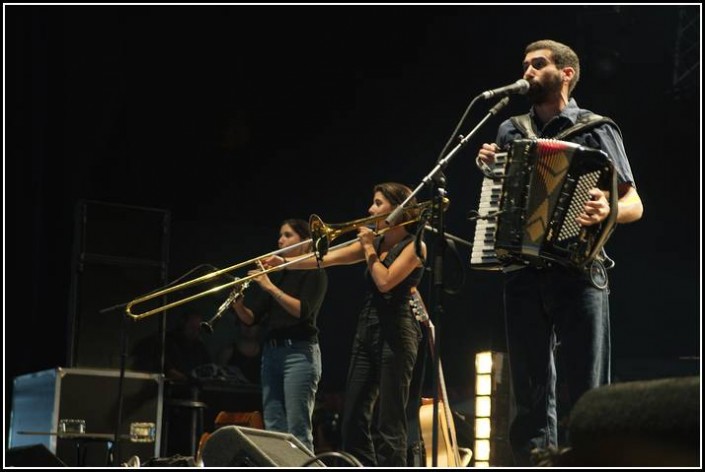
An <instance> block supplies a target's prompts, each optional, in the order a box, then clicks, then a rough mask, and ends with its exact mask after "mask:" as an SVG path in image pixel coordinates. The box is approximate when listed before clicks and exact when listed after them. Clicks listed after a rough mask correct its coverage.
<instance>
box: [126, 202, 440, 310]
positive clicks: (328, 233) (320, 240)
mask: <svg viewBox="0 0 705 472" xmlns="http://www.w3.org/2000/svg"><path fill="white" fill-rule="evenodd" d="M449 202H450V201H449V200H448V199H447V198H445V197H443V202H442V204H441V206H442V208H443V210H444V211H445V209H446V208H447V207H448V204H449ZM432 203H433V201H432V200H429V201H426V202H423V203H419V204H417V205H411V206H409V207H407V209H408V210H410V211H416V210H418V213H417V214H416V216H415V217H413V218H411V219H409V220H407V221H403V222H401V223H399V224H397V225H395V226H393V227H386V228H382V229H381V230H379V231H376V232H375V234H377V235H381V234H384V233H385V232H386V231H388V230H390V229H392V228H396V227H399V226H405V225H408V224H411V223H415V222H417V221H418V220H419V219H420V218H421V215H422V214H423V211H424V210H426V209H428V208H430V206H431V204H432ZM389 215H390V213H385V214H382V215H377V216H370V217H367V218H360V219H357V220H352V221H348V222H345V223H339V224H332V225H327V224H325V223H324V222H323V221H322V220H321V218H320V217H319V216H318V215H315V214H314V215H311V217H310V218H309V227H310V229H311V238H310V239H306V240H305V241H301V242H298V243H296V244H293V245H291V246H288V247H285V248H281V249H277V250H276V251H272V252H268V253H267V254H263V255H261V256H257V257H254V258H252V259H249V260H247V261H244V262H240V263H238V264H235V265H232V266H230V267H226V268H224V269H220V270H216V271H214V272H210V273H208V274H205V275H202V276H200V277H197V278H195V279H193V280H188V281H186V282H182V283H180V284H178V285H174V286H172V287H167V288H165V289H162V290H157V291H154V292H151V293H148V294H146V295H142V296H140V297H137V298H135V299H134V300H132V301H130V302H129V303H128V304H127V306H126V308H125V312H126V313H127V316H129V317H130V318H133V319H135V320H140V319H142V318H146V317H148V316H151V315H154V314H157V313H161V312H163V311H166V310H168V309H170V308H174V307H177V306H180V305H183V304H185V303H188V302H190V301H193V300H197V299H199V298H202V297H205V296H207V295H211V294H214V293H217V292H219V291H221V290H223V289H226V288H228V287H231V286H233V285H236V284H243V286H242V287H239V288H238V289H236V290H233V292H232V293H231V296H230V297H228V300H230V299H231V298H232V299H233V300H234V299H235V298H236V297H235V295H233V294H235V293H239V294H241V293H242V291H243V290H244V289H245V288H246V287H247V284H249V282H250V280H252V279H254V278H256V277H259V276H260V275H263V274H267V273H269V272H273V271H276V270H281V269H283V268H284V267H287V266H289V265H291V264H294V263H296V262H299V261H301V260H304V259H309V258H311V257H314V256H315V257H316V258H317V259H318V260H319V261H320V260H321V258H322V257H323V256H324V255H325V254H326V253H327V252H328V250H329V246H330V243H331V242H333V240H334V239H336V238H338V237H339V236H341V235H343V234H345V233H349V232H351V231H354V230H356V229H358V228H360V227H362V226H367V225H371V224H373V223H375V224H376V223H378V222H380V221H384V219H385V218H387V216H389ZM356 241H357V238H355V239H351V240H350V241H347V242H344V243H341V244H338V245H337V246H334V247H332V248H330V250H334V249H338V248H341V247H345V246H349V245H350V244H352V243H354V242H356ZM306 244H311V245H312V247H313V252H311V253H310V254H307V255H305V256H303V257H300V258H297V259H294V260H290V261H287V262H285V263H283V264H280V265H278V266H275V267H270V268H268V269H265V270H263V271H261V272H258V273H256V274H252V275H248V276H246V277H242V278H235V280H232V281H230V282H227V283H224V284H222V285H218V286H216V287H212V288H209V289H207V290H203V291H201V292H198V293H195V294H193V295H189V296H185V297H183V298H181V299H179V300H176V301H173V302H171V303H166V304H164V305H162V306H159V307H157V308H153V309H151V310H147V311H144V312H141V313H139V312H138V313H133V307H135V305H139V304H142V303H145V302H148V301H150V300H154V299H156V298H160V297H163V296H165V295H168V294H170V293H173V292H177V291H180V290H184V289H186V288H189V287H192V286H194V285H198V284H202V283H205V282H208V281H210V280H212V279H214V278H215V277H218V276H219V275H222V274H227V273H229V272H232V271H234V270H235V269H238V268H240V267H243V266H246V265H249V264H254V263H256V262H258V261H261V260H262V259H266V258H267V257H270V256H275V255H277V254H280V253H282V252H285V251H289V250H291V249H294V248H297V247H299V246H304V245H306ZM226 302H227V300H226ZM224 305H225V303H223V305H221V309H222V310H221V309H219V312H220V313H222V311H224V309H225V307H224Z"/></svg>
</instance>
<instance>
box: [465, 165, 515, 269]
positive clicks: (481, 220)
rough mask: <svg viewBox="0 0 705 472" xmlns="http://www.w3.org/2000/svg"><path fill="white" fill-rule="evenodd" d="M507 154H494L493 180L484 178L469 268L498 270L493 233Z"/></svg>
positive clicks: (499, 265)
mask: <svg viewBox="0 0 705 472" xmlns="http://www.w3.org/2000/svg"><path fill="white" fill-rule="evenodd" d="M506 162H507V153H506V152H502V153H497V154H495V161H494V163H493V164H492V166H490V170H491V173H492V175H494V176H495V178H490V177H487V176H486V177H485V178H484V180H483V181H482V189H481V191H480V204H479V206H478V209H477V216H476V224H475V238H474V240H473V245H472V253H471V254H470V266H471V267H473V268H475V269H485V270H500V269H501V263H500V261H499V259H497V253H496V251H495V233H496V231H497V217H496V216H492V215H495V214H496V213H497V212H498V211H499V204H500V199H501V196H502V184H503V182H504V180H503V178H504V172H505V165H506Z"/></svg>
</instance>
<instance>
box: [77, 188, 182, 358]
mask: <svg viewBox="0 0 705 472" xmlns="http://www.w3.org/2000/svg"><path fill="white" fill-rule="evenodd" d="M169 225H170V217H169V213H168V212H167V211H166V210H159V209H151V208H141V207H132V206H125V205H115V204H108V203H102V202H93V201H80V202H79V204H78V205H77V208H76V216H75V230H74V233H75V235H74V249H73V270H72V277H71V299H70V307H69V311H70V326H69V341H70V342H69V347H68V353H67V358H68V365H69V366H70V367H86V368H108V369H109V368H113V369H117V368H119V367H120V358H121V348H122V346H121V334H126V335H127V343H128V345H127V347H126V350H127V352H128V353H132V352H133V351H134V349H135V346H138V345H140V343H141V342H142V341H144V340H145V339H154V340H156V342H157V343H158V344H159V347H160V348H161V346H162V345H163V342H164V330H165V318H164V316H163V314H157V315H155V316H151V317H147V318H145V319H143V320H139V321H138V322H133V321H132V320H129V321H128V320H125V319H124V318H125V317H126V314H125V305H126V304H127V302H128V301H130V300H133V299H134V298H136V297H137V296H139V295H142V294H145V293H148V292H150V291H152V290H154V289H156V288H158V287H161V286H164V285H165V281H166V277H167V265H168V243H169ZM160 301H161V300H160ZM155 352H156V354H155V355H154V359H149V360H141V362H142V364H144V365H148V366H149V370H148V371H149V372H161V349H157V350H155ZM131 361H132V360H131ZM142 370H146V369H144V368H143V369H142Z"/></svg>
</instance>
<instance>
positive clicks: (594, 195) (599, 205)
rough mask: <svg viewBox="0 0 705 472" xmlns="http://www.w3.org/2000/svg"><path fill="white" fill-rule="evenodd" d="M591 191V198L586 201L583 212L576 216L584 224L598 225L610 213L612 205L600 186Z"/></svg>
mask: <svg viewBox="0 0 705 472" xmlns="http://www.w3.org/2000/svg"><path fill="white" fill-rule="evenodd" d="M589 193H590V200H588V201H587V202H585V206H584V207H583V212H582V213H581V214H580V215H578V217H577V218H576V220H577V221H578V223H580V224H581V225H582V226H590V225H596V224H598V223H600V222H601V221H602V220H604V219H605V218H607V215H609V214H610V205H609V203H608V202H607V196H606V195H605V193H604V192H603V191H602V190H600V189H599V188H592V189H590V192H589Z"/></svg>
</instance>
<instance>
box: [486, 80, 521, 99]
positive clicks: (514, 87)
mask: <svg viewBox="0 0 705 472" xmlns="http://www.w3.org/2000/svg"><path fill="white" fill-rule="evenodd" d="M529 87H531V85H530V84H529V81H528V80H526V79H519V80H517V81H516V82H514V83H513V84H511V85H505V86H504V87H499V88H496V89H492V90H488V91H486V92H482V98H484V99H485V100H487V99H488V98H492V97H496V96H500V97H503V96H505V95H511V94H514V93H518V94H519V95H524V94H526V92H528V91H529Z"/></svg>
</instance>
